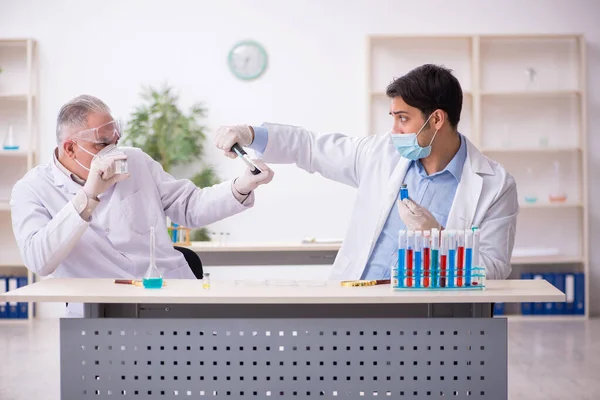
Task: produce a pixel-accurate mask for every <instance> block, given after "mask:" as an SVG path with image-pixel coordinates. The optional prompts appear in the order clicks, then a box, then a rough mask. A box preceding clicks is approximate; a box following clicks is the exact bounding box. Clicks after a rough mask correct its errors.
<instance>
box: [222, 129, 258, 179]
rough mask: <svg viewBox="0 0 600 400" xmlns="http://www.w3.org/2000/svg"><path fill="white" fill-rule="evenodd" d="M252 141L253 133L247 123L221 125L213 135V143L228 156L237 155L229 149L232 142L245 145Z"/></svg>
mask: <svg viewBox="0 0 600 400" xmlns="http://www.w3.org/2000/svg"><path fill="white" fill-rule="evenodd" d="M253 141H254V133H252V130H251V129H250V127H249V126H247V125H235V126H222V127H220V128H219V129H217V135H216V136H215V145H216V146H217V147H218V148H219V149H221V150H223V152H224V153H225V155H226V156H227V157H230V158H236V157H237V154H235V153H234V152H232V151H231V147H232V146H233V145H234V144H236V143H239V145H240V146H242V147H247V146H250V144H252V142H253ZM257 176H258V175H257Z"/></svg>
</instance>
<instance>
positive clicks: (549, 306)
mask: <svg viewBox="0 0 600 400" xmlns="http://www.w3.org/2000/svg"><path fill="white" fill-rule="evenodd" d="M555 275H556V274H551V273H545V274H543V275H542V276H543V278H544V279H545V280H546V282H548V283H549V284H551V285H552V286H554V287H556V285H555V283H554V277H555ZM542 314H546V315H552V314H556V308H555V307H554V302H553V301H547V302H545V303H544V312H543V313H542Z"/></svg>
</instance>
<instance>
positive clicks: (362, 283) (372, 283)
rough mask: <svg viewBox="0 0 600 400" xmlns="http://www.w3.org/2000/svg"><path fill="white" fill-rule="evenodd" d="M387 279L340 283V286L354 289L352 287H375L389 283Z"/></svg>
mask: <svg viewBox="0 0 600 400" xmlns="http://www.w3.org/2000/svg"><path fill="white" fill-rule="evenodd" d="M390 282H391V281H390V280H389V279H373V280H358V281H342V282H341V285H342V286H344V287H354V286H375V285H385V284H387V283H390Z"/></svg>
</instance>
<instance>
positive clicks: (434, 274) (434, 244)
mask: <svg viewBox="0 0 600 400" xmlns="http://www.w3.org/2000/svg"><path fill="white" fill-rule="evenodd" d="M439 248H440V231H439V230H437V229H435V228H434V229H432V230H431V287H438V278H439V274H440V264H439V262H440V258H439V257H440V255H439Z"/></svg>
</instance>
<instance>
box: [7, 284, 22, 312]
mask: <svg viewBox="0 0 600 400" xmlns="http://www.w3.org/2000/svg"><path fill="white" fill-rule="evenodd" d="M13 290H17V278H16V277H14V276H11V277H9V278H8V291H9V292H10V291H13ZM8 318H19V306H18V303H17V302H16V301H11V302H9V303H8Z"/></svg>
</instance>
